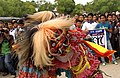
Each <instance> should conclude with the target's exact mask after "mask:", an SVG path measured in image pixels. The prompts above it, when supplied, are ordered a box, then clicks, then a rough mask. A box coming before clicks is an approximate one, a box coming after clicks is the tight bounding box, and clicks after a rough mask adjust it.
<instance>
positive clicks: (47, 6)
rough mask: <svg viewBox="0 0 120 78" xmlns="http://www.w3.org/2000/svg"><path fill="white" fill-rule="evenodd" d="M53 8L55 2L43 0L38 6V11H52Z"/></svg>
mask: <svg viewBox="0 0 120 78" xmlns="http://www.w3.org/2000/svg"><path fill="white" fill-rule="evenodd" d="M54 9H55V4H52V3H50V2H44V3H43V4H41V5H40V6H39V11H45V10H47V11H53V10H54Z"/></svg>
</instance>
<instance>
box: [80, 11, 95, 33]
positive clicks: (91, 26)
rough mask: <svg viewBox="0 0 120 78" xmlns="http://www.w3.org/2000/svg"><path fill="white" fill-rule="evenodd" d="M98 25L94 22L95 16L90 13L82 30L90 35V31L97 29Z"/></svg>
mask: <svg viewBox="0 0 120 78" xmlns="http://www.w3.org/2000/svg"><path fill="white" fill-rule="evenodd" d="M96 25H97V23H96V22H94V21H93V14H92V13H89V14H88V20H87V21H86V22H85V23H84V24H83V26H82V30H83V31H84V32H85V33H88V32H89V30H93V29H95V27H96Z"/></svg>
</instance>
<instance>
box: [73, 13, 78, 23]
mask: <svg viewBox="0 0 120 78" xmlns="http://www.w3.org/2000/svg"><path fill="white" fill-rule="evenodd" d="M74 18H75V20H74V23H76V20H79V15H77V14H76V15H75V17H74Z"/></svg>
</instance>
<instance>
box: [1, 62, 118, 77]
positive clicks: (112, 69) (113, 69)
mask: <svg viewBox="0 0 120 78" xmlns="http://www.w3.org/2000/svg"><path fill="white" fill-rule="evenodd" d="M117 62H118V65H115V64H111V63H109V64H107V65H106V66H102V65H100V69H101V70H102V71H104V72H105V73H106V74H107V75H109V76H111V77H107V76H105V75H104V78H120V60H117ZM0 78H10V75H8V76H5V77H3V76H2V75H1V73H0ZM60 78H65V77H63V76H62V77H60Z"/></svg>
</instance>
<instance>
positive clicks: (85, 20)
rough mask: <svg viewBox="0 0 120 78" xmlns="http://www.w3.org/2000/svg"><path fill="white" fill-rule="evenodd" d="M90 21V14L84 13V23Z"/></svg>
mask: <svg viewBox="0 0 120 78" xmlns="http://www.w3.org/2000/svg"><path fill="white" fill-rule="evenodd" d="M87 21H88V16H87V15H84V21H83V23H85V22H87Z"/></svg>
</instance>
